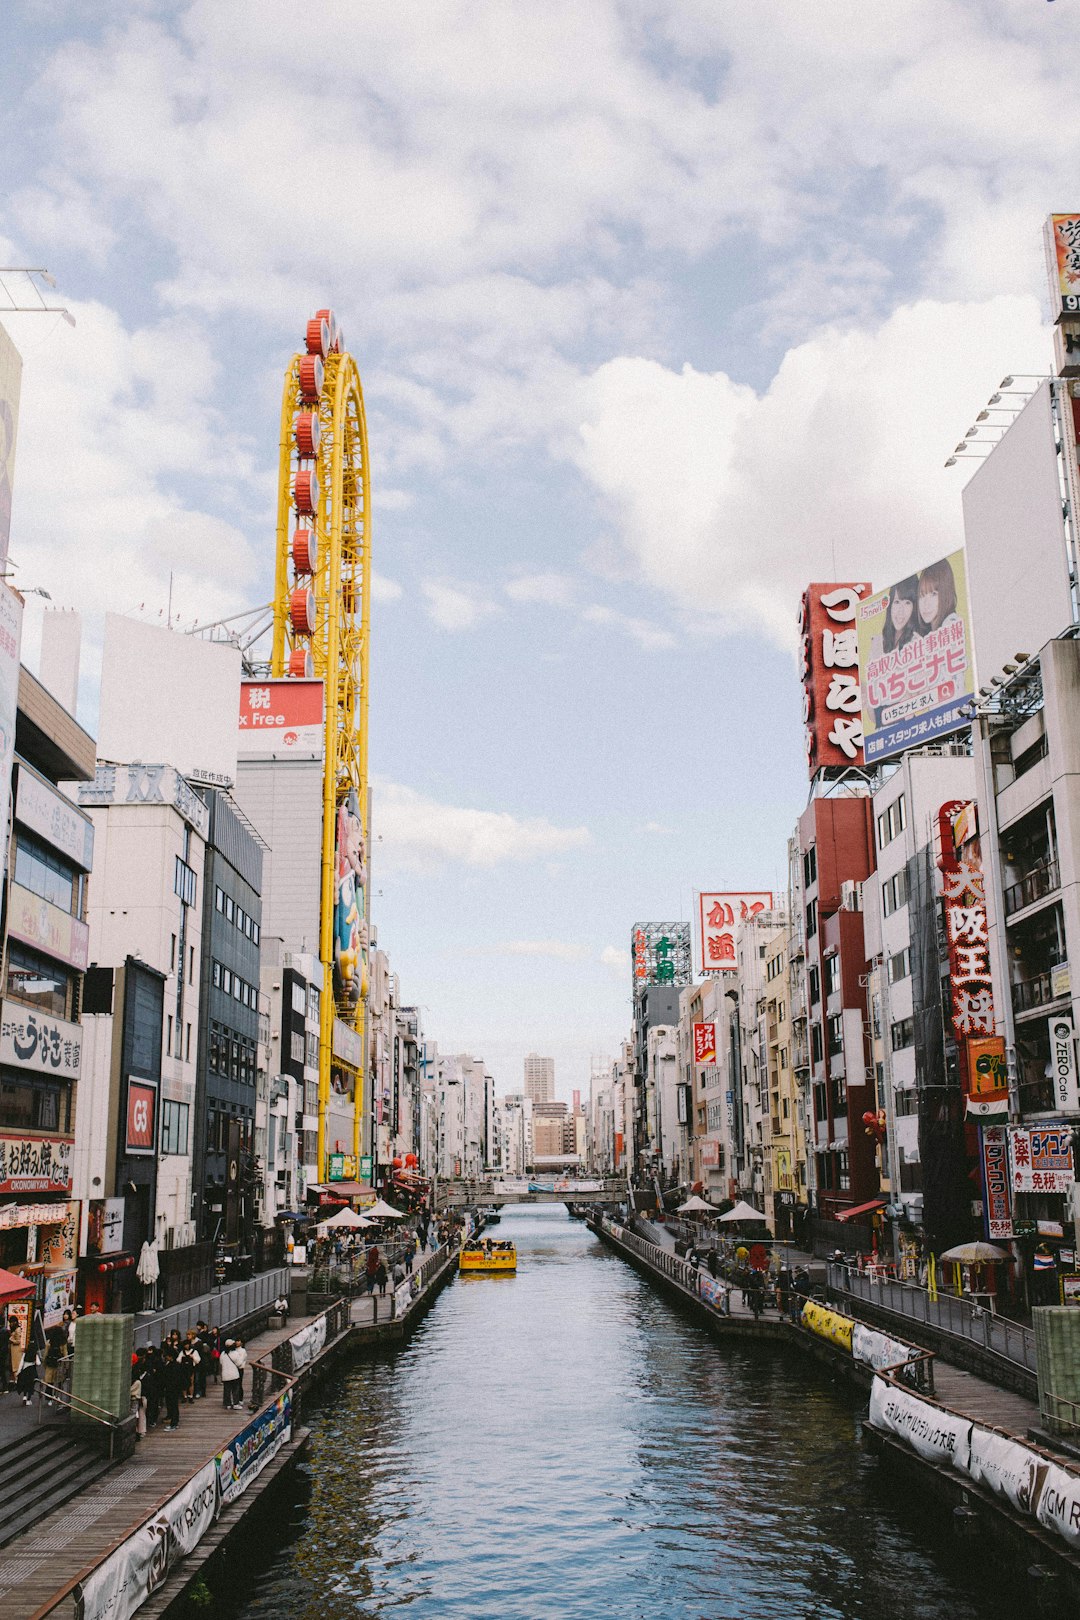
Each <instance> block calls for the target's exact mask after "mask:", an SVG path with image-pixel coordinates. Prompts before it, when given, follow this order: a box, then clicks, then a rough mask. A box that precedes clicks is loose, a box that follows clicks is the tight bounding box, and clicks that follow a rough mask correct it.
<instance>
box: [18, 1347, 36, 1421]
mask: <svg viewBox="0 0 1080 1620" xmlns="http://www.w3.org/2000/svg"><path fill="white" fill-rule="evenodd" d="M37 1376H38V1353H37V1345H36V1344H35V1343H34V1341H33V1339H31V1338H30V1335H29V1331H28V1332H27V1340H26V1349H25V1350H24V1351H23V1354H22V1360H21V1361H20V1363H19V1376H18V1377H17V1378H16V1380H15V1388H16V1389H17V1390H18V1392H19V1394H20V1395H21V1396H22V1400H23V1405H24V1406H32V1405H33V1398H34V1389H35V1386H36V1385H37Z"/></svg>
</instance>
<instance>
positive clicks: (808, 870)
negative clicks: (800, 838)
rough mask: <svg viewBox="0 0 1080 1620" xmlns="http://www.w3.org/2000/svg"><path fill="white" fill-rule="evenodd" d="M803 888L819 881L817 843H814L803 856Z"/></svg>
mask: <svg viewBox="0 0 1080 1620" xmlns="http://www.w3.org/2000/svg"><path fill="white" fill-rule="evenodd" d="M802 870H803V888H804V889H808V888H810V886H811V884H813V883H816V882H817V845H816V844H812V845H811V846H810V848H809V849H808V850H807V851H806V854H805V855H804V856H803V858H802Z"/></svg>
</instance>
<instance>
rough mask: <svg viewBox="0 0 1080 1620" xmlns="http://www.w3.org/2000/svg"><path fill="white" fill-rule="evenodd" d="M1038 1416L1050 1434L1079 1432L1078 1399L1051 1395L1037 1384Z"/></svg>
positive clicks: (1079, 1407)
mask: <svg viewBox="0 0 1080 1620" xmlns="http://www.w3.org/2000/svg"><path fill="white" fill-rule="evenodd" d="M1039 1416H1040V1417H1041V1418H1042V1420H1043V1422H1044V1423H1045V1424H1046V1427H1047V1428H1048V1429H1049V1430H1050V1432H1051V1434H1070V1435H1076V1434H1080V1401H1070V1400H1067V1399H1066V1397H1065V1396H1064V1395H1053V1394H1051V1392H1050V1391H1049V1390H1048V1389H1044V1388H1043V1387H1042V1385H1041V1384H1040V1385H1039Z"/></svg>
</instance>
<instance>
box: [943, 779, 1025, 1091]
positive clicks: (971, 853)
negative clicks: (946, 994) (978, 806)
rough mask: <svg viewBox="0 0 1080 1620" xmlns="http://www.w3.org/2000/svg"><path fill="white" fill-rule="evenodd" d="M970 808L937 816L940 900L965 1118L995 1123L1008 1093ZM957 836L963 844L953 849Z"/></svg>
mask: <svg viewBox="0 0 1080 1620" xmlns="http://www.w3.org/2000/svg"><path fill="white" fill-rule="evenodd" d="M970 812H971V803H970V801H968V800H964V799H950V800H949V802H948V803H947V804H943V805H942V806H941V809H940V810H939V811H938V834H939V837H940V839H941V877H942V899H943V902H944V906H945V938H946V941H947V943H948V947H949V986H950V989H951V992H952V1025H953V1031H954V1033H955V1036H956V1044H957V1046H958V1047H959V1049H960V1072H961V1074H962V1075H963V1076H964V1084H965V1089H966V1092H967V1113H968V1116H969V1118H970V1117H975V1118H978V1119H983V1120H985V1119H994V1118H997V1117H1002V1118H1003V1117H1004V1116H1005V1115H1006V1114H1007V1113H1008V1107H1009V1088H1008V1080H1007V1078H1006V1073H1005V1063H1004V1056H1005V1054H1004V1048H1003V1047H1002V1048H1001V1049H1000V1051H999V1050H998V1048H997V1045H996V1043H995V1042H994V1041H993V1039H992V1037H993V1036H994V986H993V984H992V983H991V980H990V935H989V928H988V922H987V916H986V884H985V878H984V875H983V869H982V861H981V859H980V856H979V847H978V842H977V840H976V839H975V838H974V837H973V836H972V834H973V833H974V829H975V822H974V820H973V819H972V816H971V814H970ZM958 833H959V834H960V836H961V837H962V838H963V839H964V842H963V844H962V848H961V849H960V850H958V849H957V835H958Z"/></svg>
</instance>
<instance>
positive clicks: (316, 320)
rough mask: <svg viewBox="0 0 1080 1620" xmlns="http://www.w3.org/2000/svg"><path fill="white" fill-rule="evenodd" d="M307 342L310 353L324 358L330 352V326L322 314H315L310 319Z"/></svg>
mask: <svg viewBox="0 0 1080 1620" xmlns="http://www.w3.org/2000/svg"><path fill="white" fill-rule="evenodd" d="M306 343H307V352H308V354H317V355H318V356H319V358H320V359H322V358H323V356H324V355H327V354H329V353H330V326H329V323H328V322H327V321H325V320H323V318H322V317H321V316H320V315H313V316H312V318H311V320H310V321H308V323H307V333H306Z"/></svg>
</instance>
